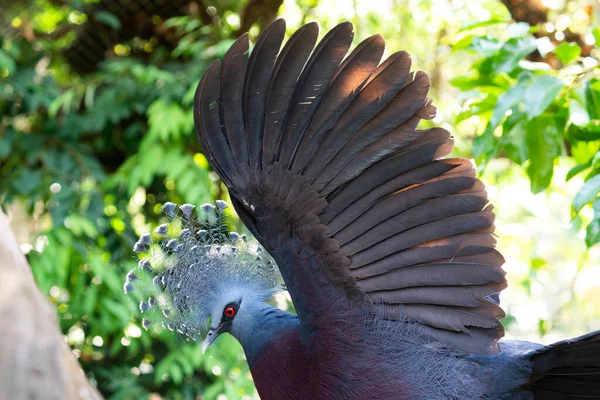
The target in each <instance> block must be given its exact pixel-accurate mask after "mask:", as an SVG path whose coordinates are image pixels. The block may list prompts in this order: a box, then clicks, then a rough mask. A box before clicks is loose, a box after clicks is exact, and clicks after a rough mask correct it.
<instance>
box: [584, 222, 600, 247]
mask: <svg viewBox="0 0 600 400" xmlns="http://www.w3.org/2000/svg"><path fill="white" fill-rule="evenodd" d="M585 233H586V234H585V244H586V245H587V246H588V247H592V246H593V245H595V244H596V243H600V218H595V219H593V220H592V222H590V223H589V224H588V226H587V227H586V228H585Z"/></svg>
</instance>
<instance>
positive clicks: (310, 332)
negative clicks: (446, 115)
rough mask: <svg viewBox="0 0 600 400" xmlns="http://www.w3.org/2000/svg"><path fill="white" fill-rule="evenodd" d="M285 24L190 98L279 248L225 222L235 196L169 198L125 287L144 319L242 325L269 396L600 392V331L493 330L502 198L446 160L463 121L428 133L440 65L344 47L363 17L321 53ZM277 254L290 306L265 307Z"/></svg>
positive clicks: (245, 209)
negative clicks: (553, 334) (514, 336)
mask: <svg viewBox="0 0 600 400" xmlns="http://www.w3.org/2000/svg"><path fill="white" fill-rule="evenodd" d="M284 32H285V24H284V22H283V21H282V20H278V21H275V22H274V23H273V24H272V25H270V26H269V27H268V28H267V29H266V30H265V32H264V33H263V34H262V35H261V36H260V38H259V39H258V41H257V43H256V45H255V46H254V49H253V50H252V53H251V54H250V55H248V48H249V46H248V37H247V35H243V36H242V37H240V39H238V40H237V41H236V42H235V43H234V44H233V45H232V47H231V49H230V50H229V51H228V52H227V54H226V55H225V57H224V60H223V63H222V65H221V64H220V63H219V62H218V61H216V62H215V63H213V64H212V65H211V66H210V67H209V68H208V69H207V71H206V72H205V74H204V76H203V78H202V80H201V81H200V84H199V86H198V90H197V92H196V97H195V100H194V119H195V126H196V132H197V135H198V139H199V141H200V145H201V147H202V150H203V153H204V154H205V155H206V156H207V159H208V160H209V162H210V164H211V166H212V167H213V168H214V169H215V171H216V172H217V173H218V174H219V176H220V177H221V179H222V180H223V182H224V183H225V185H226V186H227V188H228V189H229V193H230V195H231V201H232V203H233V206H234V208H235V210H236V211H237V214H238V215H239V217H240V218H241V220H242V221H243V222H244V224H245V225H246V227H247V228H248V229H249V230H250V232H251V233H252V234H253V235H254V237H255V238H256V240H258V242H259V243H260V245H261V246H262V247H264V249H265V250H266V251H262V247H260V246H259V247H256V246H253V245H251V243H250V241H247V240H245V238H243V239H242V236H240V235H238V234H228V233H227V232H226V231H223V227H224V226H225V225H224V224H223V216H224V214H223V210H224V208H225V204H224V203H223V202H221V203H219V204H218V206H217V207H214V206H212V205H210V204H209V205H204V206H202V207H200V208H199V209H195V208H194V207H193V206H190V205H183V206H180V207H177V206H176V205H174V204H171V203H167V204H165V207H164V211H165V212H166V214H167V215H168V216H169V217H170V218H172V220H173V223H172V224H170V225H163V226H161V227H159V228H158V229H157V230H156V231H155V233H154V235H155V236H152V235H150V236H147V235H145V236H142V237H141V238H140V240H139V241H138V242H137V243H136V245H135V247H134V250H135V251H138V252H142V254H143V257H145V258H143V260H142V262H140V270H139V271H137V272H136V274H134V275H133V276H132V275H130V276H128V279H127V280H126V283H125V286H124V290H125V291H126V292H129V291H132V290H135V288H136V287H138V286H140V287H144V284H146V285H147V287H150V288H153V289H155V291H156V294H155V295H153V296H151V297H150V298H149V299H148V300H147V302H146V303H143V304H140V309H143V311H144V314H145V315H146V314H147V313H148V315H149V317H148V318H147V319H145V320H144V321H145V323H144V327H145V328H149V327H151V325H150V322H151V317H152V316H151V315H150V313H152V312H155V314H154V315H157V318H161V319H166V327H167V328H169V329H172V330H177V331H178V332H182V333H185V334H187V335H188V336H190V337H192V338H195V337H196V336H197V335H199V334H201V333H204V332H206V336H205V339H204V342H203V345H202V346H203V349H206V348H208V346H210V344H211V343H212V342H213V341H214V340H215V339H216V338H217V337H218V336H219V335H220V334H223V333H230V334H232V335H233V336H235V337H236V338H237V339H238V340H239V342H240V343H241V344H242V347H243V348H244V351H245V353H246V355H247V358H248V362H249V365H250V369H251V372H252V375H253V377H254V380H255V383H256V386H257V389H258V392H259V394H260V396H261V398H263V399H265V400H269V399H276V400H279V399H328V400H329V399H371V398H376V399H489V400H491V399H563V398H564V399H570V398H582V399H583V398H600V332H596V333H592V334H589V335H586V336H583V337H580V338H577V339H573V340H571V341H565V342H560V343H557V344H554V345H551V346H547V347H544V346H539V345H535V344H530V343H526V342H500V341H499V339H500V338H501V337H502V336H503V334H504V328H503V327H502V324H501V323H500V320H501V319H502V318H503V317H504V315H505V314H504V311H503V310H502V308H501V307H500V306H499V304H498V293H499V292H500V291H502V290H503V289H504V288H505V287H506V285H507V282H506V279H505V273H504V271H503V269H502V265H503V263H504V258H503V257H502V255H501V254H500V253H499V252H498V251H497V250H496V249H495V244H496V240H495V237H494V214H493V212H492V206H491V205H489V204H488V199H487V194H486V191H485V187H484V185H483V183H482V182H481V181H480V180H479V179H477V176H476V172H475V169H474V167H473V165H472V164H471V162H469V161H468V160H464V159H458V158H444V157H445V156H447V155H448V154H449V153H450V151H451V150H452V148H453V140H452V138H451V136H450V134H449V133H448V132H447V131H446V130H444V129H441V128H432V129H427V130H419V129H417V128H418V125H419V122H420V121H421V120H422V119H432V118H433V116H434V115H435V107H433V105H432V104H431V101H430V100H429V99H428V98H427V92H428V89H429V85H430V81H429V78H428V77H427V75H426V74H425V73H423V72H417V73H412V72H410V66H411V62H410V57H409V55H408V54H407V53H406V52H397V53H394V54H392V55H391V56H390V57H389V58H388V59H387V60H385V61H383V62H382V63H380V59H381V56H382V54H383V47H384V44H383V38H381V36H373V37H371V38H368V39H366V40H365V41H363V42H362V43H361V44H359V45H358V46H357V47H356V48H355V49H354V50H353V51H352V52H351V54H350V55H348V56H347V57H346V58H345V59H344V56H345V55H346V52H347V51H348V49H349V47H350V44H351V42H352V37H353V36H352V35H353V34H352V25H351V24H349V23H342V24H340V25H338V26H337V27H335V28H334V29H332V30H331V31H330V32H328V33H327V35H325V37H324V38H323V39H322V41H321V42H320V43H319V44H318V45H317V46H316V48H314V49H313V47H314V45H315V43H316V39H317V37H318V27H317V25H316V24H314V23H310V24H307V25H305V26H304V27H302V28H301V29H299V30H298V31H297V32H296V33H295V34H294V35H292V37H291V38H290V39H289V40H288V41H287V43H286V44H285V46H284V47H283V49H282V50H281V51H280V47H281V43H282V41H283V36H284ZM155 239H157V240H158V242H154V240H155ZM271 257H272V259H271ZM148 265H150V267H148ZM275 265H276V266H277V267H278V269H279V271H280V272H281V277H282V278H283V282H284V284H285V288H286V289H287V290H288V292H289V294H290V297H291V299H292V302H293V303H294V307H295V311H296V314H295V315H294V314H290V313H287V312H284V311H281V310H278V309H276V308H274V307H272V306H270V305H268V303H267V302H268V299H269V298H270V297H271V295H273V294H274V293H275V292H277V291H278V290H281V289H282V287H283V286H282V285H280V284H279V279H278V276H277V274H276V268H275ZM152 274H156V276H157V278H160V279H158V280H156V278H155V279H152ZM145 304H146V305H147V306H146V305H145ZM160 311H162V314H161V313H160ZM161 315H162V316H161ZM209 321H210V322H209ZM206 324H209V326H206Z"/></svg>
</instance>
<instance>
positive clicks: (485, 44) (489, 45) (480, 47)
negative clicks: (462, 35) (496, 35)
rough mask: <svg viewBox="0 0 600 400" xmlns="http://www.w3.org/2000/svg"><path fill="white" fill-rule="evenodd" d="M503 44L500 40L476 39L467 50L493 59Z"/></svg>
mask: <svg viewBox="0 0 600 400" xmlns="http://www.w3.org/2000/svg"><path fill="white" fill-rule="evenodd" d="M502 45H503V43H502V42H501V41H499V40H498V39H492V38H488V37H475V38H473V40H472V41H471V44H470V45H469V47H468V48H467V49H468V50H472V51H474V52H475V53H477V54H481V55H482V56H485V57H491V56H493V55H494V54H496V53H497V52H498V50H500V49H501V48H502Z"/></svg>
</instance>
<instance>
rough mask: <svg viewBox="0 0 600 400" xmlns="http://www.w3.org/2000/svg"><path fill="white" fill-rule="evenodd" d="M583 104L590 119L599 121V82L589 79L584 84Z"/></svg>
mask: <svg viewBox="0 0 600 400" xmlns="http://www.w3.org/2000/svg"><path fill="white" fill-rule="evenodd" d="M585 103H586V108H587V112H588V114H589V116H590V118H594V119H600V80H598V79H590V80H589V81H588V82H587V83H586V84H585Z"/></svg>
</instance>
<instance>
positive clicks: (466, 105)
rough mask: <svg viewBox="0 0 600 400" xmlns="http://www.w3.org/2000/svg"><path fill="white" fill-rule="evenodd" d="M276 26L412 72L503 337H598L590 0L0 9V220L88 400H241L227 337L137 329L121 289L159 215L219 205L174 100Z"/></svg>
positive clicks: (599, 254)
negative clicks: (426, 86)
mask: <svg viewBox="0 0 600 400" xmlns="http://www.w3.org/2000/svg"><path fill="white" fill-rule="evenodd" d="M276 17H283V18H285V19H286V20H287V26H288V34H290V33H292V32H293V31H294V30H295V29H297V28H298V27H299V26H300V25H302V24H303V23H306V22H308V21H313V20H316V21H318V22H319V23H320V25H321V27H322V31H323V32H325V31H326V30H328V29H330V28H331V27H333V26H335V25H336V24H338V23H339V22H341V21H344V20H350V21H352V22H353V23H354V27H355V39H356V40H355V43H358V41H360V40H362V39H364V38H366V37H368V36H370V35H371V34H375V33H381V34H383V36H384V37H385V38H386V40H387V49H388V50H387V52H388V54H389V53H391V52H394V51H397V50H401V49H403V50H407V51H409V52H410V54H411V55H412V59H413V66H414V68H417V69H423V70H425V71H427V72H428V73H429V74H430V76H431V80H432V89H431V96H432V97H433V99H434V101H435V104H436V105H437V106H438V110H439V111H438V115H437V117H436V118H435V120H434V121H433V124H435V125H441V126H443V127H445V128H446V129H448V130H449V131H450V132H452V133H453V134H454V136H455V138H456V149H455V151H454V154H453V155H455V156H464V157H468V158H473V159H474V160H475V161H476V162H477V164H478V166H479V169H480V173H481V175H482V179H483V180H484V181H485V182H486V183H487V185H488V191H489V193H490V198H491V201H492V202H493V203H494V204H495V206H496V213H497V224H496V225H497V228H498V229H497V234H498V240H499V245H498V247H499V249H500V251H501V252H502V253H503V254H504V255H505V257H506V259H507V263H506V265H505V269H506V271H507V272H508V280H509V282H510V286H509V288H508V289H507V290H505V291H504V292H503V294H502V303H503V305H504V307H505V309H506V310H507V314H508V316H507V318H506V320H505V321H504V323H505V325H506V328H507V337H509V338H519V339H527V340H533V341H541V342H543V343H550V342H553V341H556V340H559V339H563V338H566V337H570V336H576V335H580V334H583V333H585V332H588V331H591V330H597V329H600V246H599V245H598V244H597V243H598V242H600V199H599V198H598V192H599V190H600V151H599V150H600V67H598V59H599V57H600V49H599V48H598V44H600V24H599V19H600V3H599V2H598V1H597V0H572V1H568V0H502V1H499V0H481V1H472V0H469V1H467V0H336V1H325V0H320V1H319V0H299V1H296V2H294V1H289V0H193V1H190V0H120V1H117V0H32V1H29V2H27V3H26V4H25V3H24V2H21V1H18V0H1V1H0V35H1V36H0V204H1V205H2V209H3V210H4V211H5V212H7V213H8V214H9V216H10V218H11V221H12V222H11V224H12V228H13V230H14V231H15V233H16V234H17V237H18V239H19V242H20V243H21V249H22V250H23V252H24V253H26V255H27V258H28V260H29V262H30V264H31V267H32V270H33V274H34V276H35V279H36V282H37V284H38V286H39V287H40V289H41V290H42V292H43V293H44V294H46V295H47V296H48V298H49V299H50V301H51V302H52V303H54V304H55V306H56V310H57V315H58V319H59V322H60V326H61V329H62V331H63V333H64V335H65V337H66V340H67V341H68V343H69V344H70V345H71V347H72V349H73V353H74V354H75V356H76V357H77V358H78V359H79V361H80V363H81V365H82V367H83V369H84V371H85V373H86V374H87V375H88V377H89V379H90V380H91V382H92V383H93V384H95V385H97V387H98V388H99V390H100V391H101V392H102V394H103V395H104V396H106V397H107V398H109V399H152V400H157V399H161V398H164V399H167V398H168V399H208V400H210V399H218V400H226V399H253V398H257V396H256V392H255V390H254V386H253V384H252V379H251V376H250V374H249V370H248V367H247V365H246V362H245V361H244V359H243V353H242V350H241V347H240V346H239V345H238V344H237V342H236V341H235V340H233V339H232V338H231V337H222V338H220V339H219V340H218V341H217V343H216V345H215V346H214V347H213V348H211V350H210V351H209V352H208V353H207V354H206V355H202V353H201V351H200V349H199V346H198V345H197V344H196V343H191V342H186V341H184V340H183V339H182V338H181V337H179V336H177V335H173V334H172V333H171V332H168V331H167V332H165V331H161V330H158V329H153V330H151V331H150V332H146V331H145V330H143V329H142V328H141V317H140V315H139V312H138V310H137V304H136V303H135V299H133V298H131V296H127V297H126V296H125V295H124V293H123V289H122V284H123V280H124V277H125V274H126V272H127V271H128V270H129V269H131V268H132V267H133V266H134V265H135V264H136V260H135V259H134V257H133V252H132V246H133V243H134V242H135V240H136V239H137V237H138V236H139V234H141V233H144V232H146V231H148V230H149V229H151V228H152V227H154V226H156V225H157V224H158V223H159V222H160V219H161V216H160V207H161V205H162V204H163V203H164V202H166V201H172V202H176V203H193V204H201V203H204V202H207V201H212V200H213V199H219V198H223V199H225V200H227V193H226V190H225V188H224V186H223V185H222V184H221V183H220V181H219V179H218V177H217V175H216V174H215V173H214V172H212V171H211V170H210V168H209V166H208V163H207V161H206V158H205V157H204V156H203V155H202V154H201V153H200V148H199V146H198V143H197V140H196V138H195V135H194V131H193V118H192V97H193V94H194V91H195V88H196V85H197V83H198V81H199V79H200V77H201V76H202V73H203V71H204V69H205V68H206V67H207V65H208V64H209V63H210V62H211V61H212V60H214V59H215V58H220V57H222V56H223V54H224V53H225V51H226V50H227V48H228V47H229V45H230V44H231V43H232V41H233V40H234V39H235V38H236V37H237V36H239V35H240V34H242V33H244V32H246V31H248V32H249V33H250V37H251V39H255V38H256V37H257V35H258V34H259V32H260V31H261V29H262V28H264V27H265V26H266V25H267V24H268V23H269V22H271V21H272V20H273V19H275V18H276ZM427 124H430V122H428V123H427ZM427 124H424V126H426V125H427ZM232 224H236V225H237V228H238V229H240V228H241V226H240V223H239V221H238V220H237V219H236V216H235V215H232ZM282 304H283V305H284V306H285V301H284V302H283V303H282ZM0 340H2V339H1V338H0Z"/></svg>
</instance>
